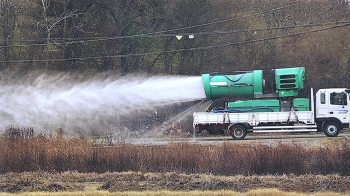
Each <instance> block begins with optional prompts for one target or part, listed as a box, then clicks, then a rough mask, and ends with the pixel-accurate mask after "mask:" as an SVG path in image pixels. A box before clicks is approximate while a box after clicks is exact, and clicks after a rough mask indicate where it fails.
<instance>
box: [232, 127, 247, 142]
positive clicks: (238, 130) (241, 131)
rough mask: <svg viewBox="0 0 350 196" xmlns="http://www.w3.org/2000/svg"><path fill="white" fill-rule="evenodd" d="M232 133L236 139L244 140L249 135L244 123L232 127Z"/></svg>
mask: <svg viewBox="0 0 350 196" xmlns="http://www.w3.org/2000/svg"><path fill="white" fill-rule="evenodd" d="M230 135H231V136H232V138H233V139H234V140H243V139H244V138H245V136H246V135H247V128H246V127H244V126H242V125H234V126H232V127H230Z"/></svg>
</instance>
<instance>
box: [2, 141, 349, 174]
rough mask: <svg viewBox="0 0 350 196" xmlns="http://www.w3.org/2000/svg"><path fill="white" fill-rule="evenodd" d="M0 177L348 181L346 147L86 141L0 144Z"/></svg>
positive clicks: (342, 143)
mask: <svg viewBox="0 0 350 196" xmlns="http://www.w3.org/2000/svg"><path fill="white" fill-rule="evenodd" d="M0 149H1V153H0V173H8V172H26V171H29V172H33V171H47V172H65V171H78V172H84V173H86V172H97V173H104V172H123V171H141V172H180V173H192V174H197V173H207V174H215V175H266V174H278V175H282V174H295V175H302V174H324V175H326V174H340V175H349V174H350V170H349V169H348V168H349V166H350V142H349V140H343V141H342V142H338V143H337V144H336V145H320V146H319V147H315V148H305V147H303V146H301V145H298V144H282V143H279V144H277V145H274V146H267V145H263V144H252V145H242V144H240V143H231V142H224V143H223V144H222V145H215V146H208V145H205V146H204V145H199V144H189V143H185V142H184V143H174V144H168V145H163V146H160V145H159V146H143V145H139V146H138V145H132V144H124V143H122V144H115V145H112V146H103V145H96V144H94V143H93V142H91V141H90V140H86V139H77V138H73V139H67V138H63V137H57V138H46V137H36V138H32V139H28V140H6V139H2V140H0Z"/></svg>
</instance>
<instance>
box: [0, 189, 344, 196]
mask: <svg viewBox="0 0 350 196" xmlns="http://www.w3.org/2000/svg"><path fill="white" fill-rule="evenodd" d="M0 195H2V196H14V195H16V196H46V195H48V196H63V195H67V196H158V195H167V196H183V195H189V196H224V195H230V196H307V195H312V196H349V195H350V194H339V193H332V192H324V193H315V194H305V193H295V192H283V191H280V190H277V189H257V190H251V191H248V192H246V193H239V192H235V191H226V190H221V191H189V192H187V191H157V192H154V191H144V192H134V191H128V192H108V191H90V192H80V191H79V192H60V193H43V192H32V193H20V194H11V193H3V194H0Z"/></svg>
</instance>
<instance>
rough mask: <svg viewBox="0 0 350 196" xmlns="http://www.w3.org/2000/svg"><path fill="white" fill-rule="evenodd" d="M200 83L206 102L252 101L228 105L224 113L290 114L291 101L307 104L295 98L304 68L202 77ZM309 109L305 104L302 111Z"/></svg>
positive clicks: (301, 86) (302, 83) (302, 78)
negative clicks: (233, 99) (238, 98)
mask: <svg viewBox="0 0 350 196" xmlns="http://www.w3.org/2000/svg"><path fill="white" fill-rule="evenodd" d="M202 80H203V86H204V91H205V95H206V98H207V99H208V100H215V99H218V98H221V97H245V98H254V99H253V100H244V101H240V100H238V101H235V102H229V103H227V106H226V109H228V111H227V112H248V111H249V112H250V111H253V110H254V111H253V112H270V111H272V112H277V111H289V110H290V109H291V107H292V106H293V104H294V102H296V103H303V104H305V103H308V100H299V99H297V98H295V97H296V96H297V95H298V91H299V90H301V89H303V88H304V80H305V68H304V67H296V68H283V69H270V70H254V71H251V72H244V73H239V74H236V75H223V74H215V75H209V74H203V75H202ZM267 98H274V99H267ZM295 105H297V104H295ZM308 107H309V106H308V104H307V106H306V107H305V110H308ZM298 109H300V110H301V108H298ZM303 110H304V109H303Z"/></svg>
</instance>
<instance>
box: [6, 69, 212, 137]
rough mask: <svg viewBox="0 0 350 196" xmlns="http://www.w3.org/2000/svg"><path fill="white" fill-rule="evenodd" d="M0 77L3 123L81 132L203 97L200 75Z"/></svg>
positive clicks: (113, 124) (111, 126) (112, 124)
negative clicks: (141, 112)
mask: <svg viewBox="0 0 350 196" xmlns="http://www.w3.org/2000/svg"><path fill="white" fill-rule="evenodd" d="M7 78H11V79H6V78H4V77H3V78H2V80H1V82H0V103H1V105H2V107H1V108H0V119H1V123H2V124H3V125H8V124H14V125H20V126H22V125H24V126H27V125H30V126H33V127H34V128H36V129H39V130H42V131H52V130H56V129H58V128H62V129H63V130H66V131H71V132H76V131H79V132H87V131H93V130H96V129H103V128H113V127H115V126H117V123H118V122H117V118H116V116H117V115H118V116H119V118H120V116H122V115H132V113H134V112H137V111H139V110H140V109H142V110H151V109H153V108H156V107H160V106H161V107H166V105H167V104H170V103H179V102H186V101H193V100H201V99H204V98H205V93H204V90H203V84H202V80H201V77H200V76H198V77H190V76H151V77H149V76H145V75H126V76H118V77H116V76H114V77H106V76H102V75H99V76H94V77H92V78H90V79H86V78H77V77H76V76H74V75H69V74H55V75H53V74H51V75H48V74H41V75H37V74H30V75H28V76H26V77H22V78H16V79H12V78H13V77H7Z"/></svg>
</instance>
